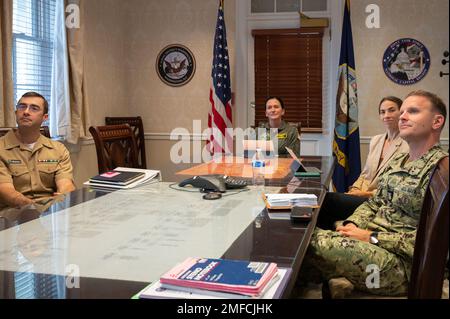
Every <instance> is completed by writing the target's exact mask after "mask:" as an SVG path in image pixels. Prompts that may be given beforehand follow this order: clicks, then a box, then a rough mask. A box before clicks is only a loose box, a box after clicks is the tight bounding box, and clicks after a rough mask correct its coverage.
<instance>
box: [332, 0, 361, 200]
mask: <svg viewBox="0 0 450 319" xmlns="http://www.w3.org/2000/svg"><path fill="white" fill-rule="evenodd" d="M338 73H339V83H338V90H337V95H336V125H335V129H334V142H333V154H334V155H335V156H336V168H335V170H334V174H333V187H334V189H335V191H338V192H346V191H347V190H348V188H349V186H351V185H352V184H353V183H354V182H355V181H356V180H357V179H358V177H359V174H360V173H361V155H360V151H359V126H358V94H357V85H356V72H355V58H354V54H353V39H352V26H351V22H350V1H349V0H347V1H346V2H345V9H344V22H343V27H342V39H341V54H340V58H339V72H338Z"/></svg>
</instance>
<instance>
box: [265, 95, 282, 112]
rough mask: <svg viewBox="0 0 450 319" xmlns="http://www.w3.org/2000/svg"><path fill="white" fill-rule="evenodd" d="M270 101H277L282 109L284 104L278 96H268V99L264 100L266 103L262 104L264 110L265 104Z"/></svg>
mask: <svg viewBox="0 0 450 319" xmlns="http://www.w3.org/2000/svg"><path fill="white" fill-rule="evenodd" d="M270 100H277V101H278V102H280V105H281V108H282V109H284V102H283V100H282V99H281V98H280V97H278V96H269V97H268V98H267V99H266V102H265V103H264V108H266V105H267V102H269V101H270Z"/></svg>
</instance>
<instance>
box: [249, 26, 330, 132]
mask: <svg viewBox="0 0 450 319" xmlns="http://www.w3.org/2000/svg"><path fill="white" fill-rule="evenodd" d="M252 34H253V36H254V38H255V102H256V107H255V124H256V125H258V123H259V122H262V121H266V120H267V118H266V115H265V105H264V102H265V100H266V98H267V97H268V96H279V97H281V98H282V99H283V100H284V103H285V106H286V113H285V116H284V119H285V120H286V121H287V122H301V126H302V131H303V132H322V37H323V29H322V28H303V29H281V30H253V31H252Z"/></svg>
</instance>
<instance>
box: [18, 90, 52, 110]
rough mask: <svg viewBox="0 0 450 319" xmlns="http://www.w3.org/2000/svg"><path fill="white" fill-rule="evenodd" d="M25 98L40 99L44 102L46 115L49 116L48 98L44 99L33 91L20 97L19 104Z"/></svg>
mask: <svg viewBox="0 0 450 319" xmlns="http://www.w3.org/2000/svg"><path fill="white" fill-rule="evenodd" d="M24 97H40V98H41V99H42V100H44V114H48V102H47V100H46V98H45V97H43V96H42V95H41V94H39V93H37V92H33V91H30V92H27V93H25V94H24V95H22V96H21V97H20V99H19V102H20V100H21V99H22V98H24Z"/></svg>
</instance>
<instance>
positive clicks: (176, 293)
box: [133, 268, 292, 299]
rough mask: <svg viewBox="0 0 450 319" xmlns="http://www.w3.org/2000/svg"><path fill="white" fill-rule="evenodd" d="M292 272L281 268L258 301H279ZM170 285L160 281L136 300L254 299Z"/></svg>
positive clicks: (139, 294)
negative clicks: (171, 286) (169, 286)
mask: <svg viewBox="0 0 450 319" xmlns="http://www.w3.org/2000/svg"><path fill="white" fill-rule="evenodd" d="M291 273H292V270H291V269H289V268H279V269H278V272H277V274H276V275H275V276H274V277H273V278H272V280H271V281H270V282H269V283H268V284H267V289H265V290H264V292H263V294H262V295H261V296H258V297H256V298H257V299H278V298H281V296H282V292H283V289H284V288H285V287H286V284H287V281H288V280H289V276H290V275H291ZM164 286H165V287H167V286H168V285H163V284H161V282H160V281H159V280H158V281H156V282H154V283H153V284H151V285H149V286H147V287H145V288H144V289H143V290H142V291H141V292H140V293H138V294H137V295H136V296H135V297H133V298H135V299H137V298H139V299H224V298H232V299H249V298H254V297H252V296H248V295H241V294H232V293H224V292H218V291H213V290H205V289H191V288H187V289H186V290H184V289H183V288H184V287H182V288H181V289H183V290H180V288H179V287H175V288H164Z"/></svg>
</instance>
